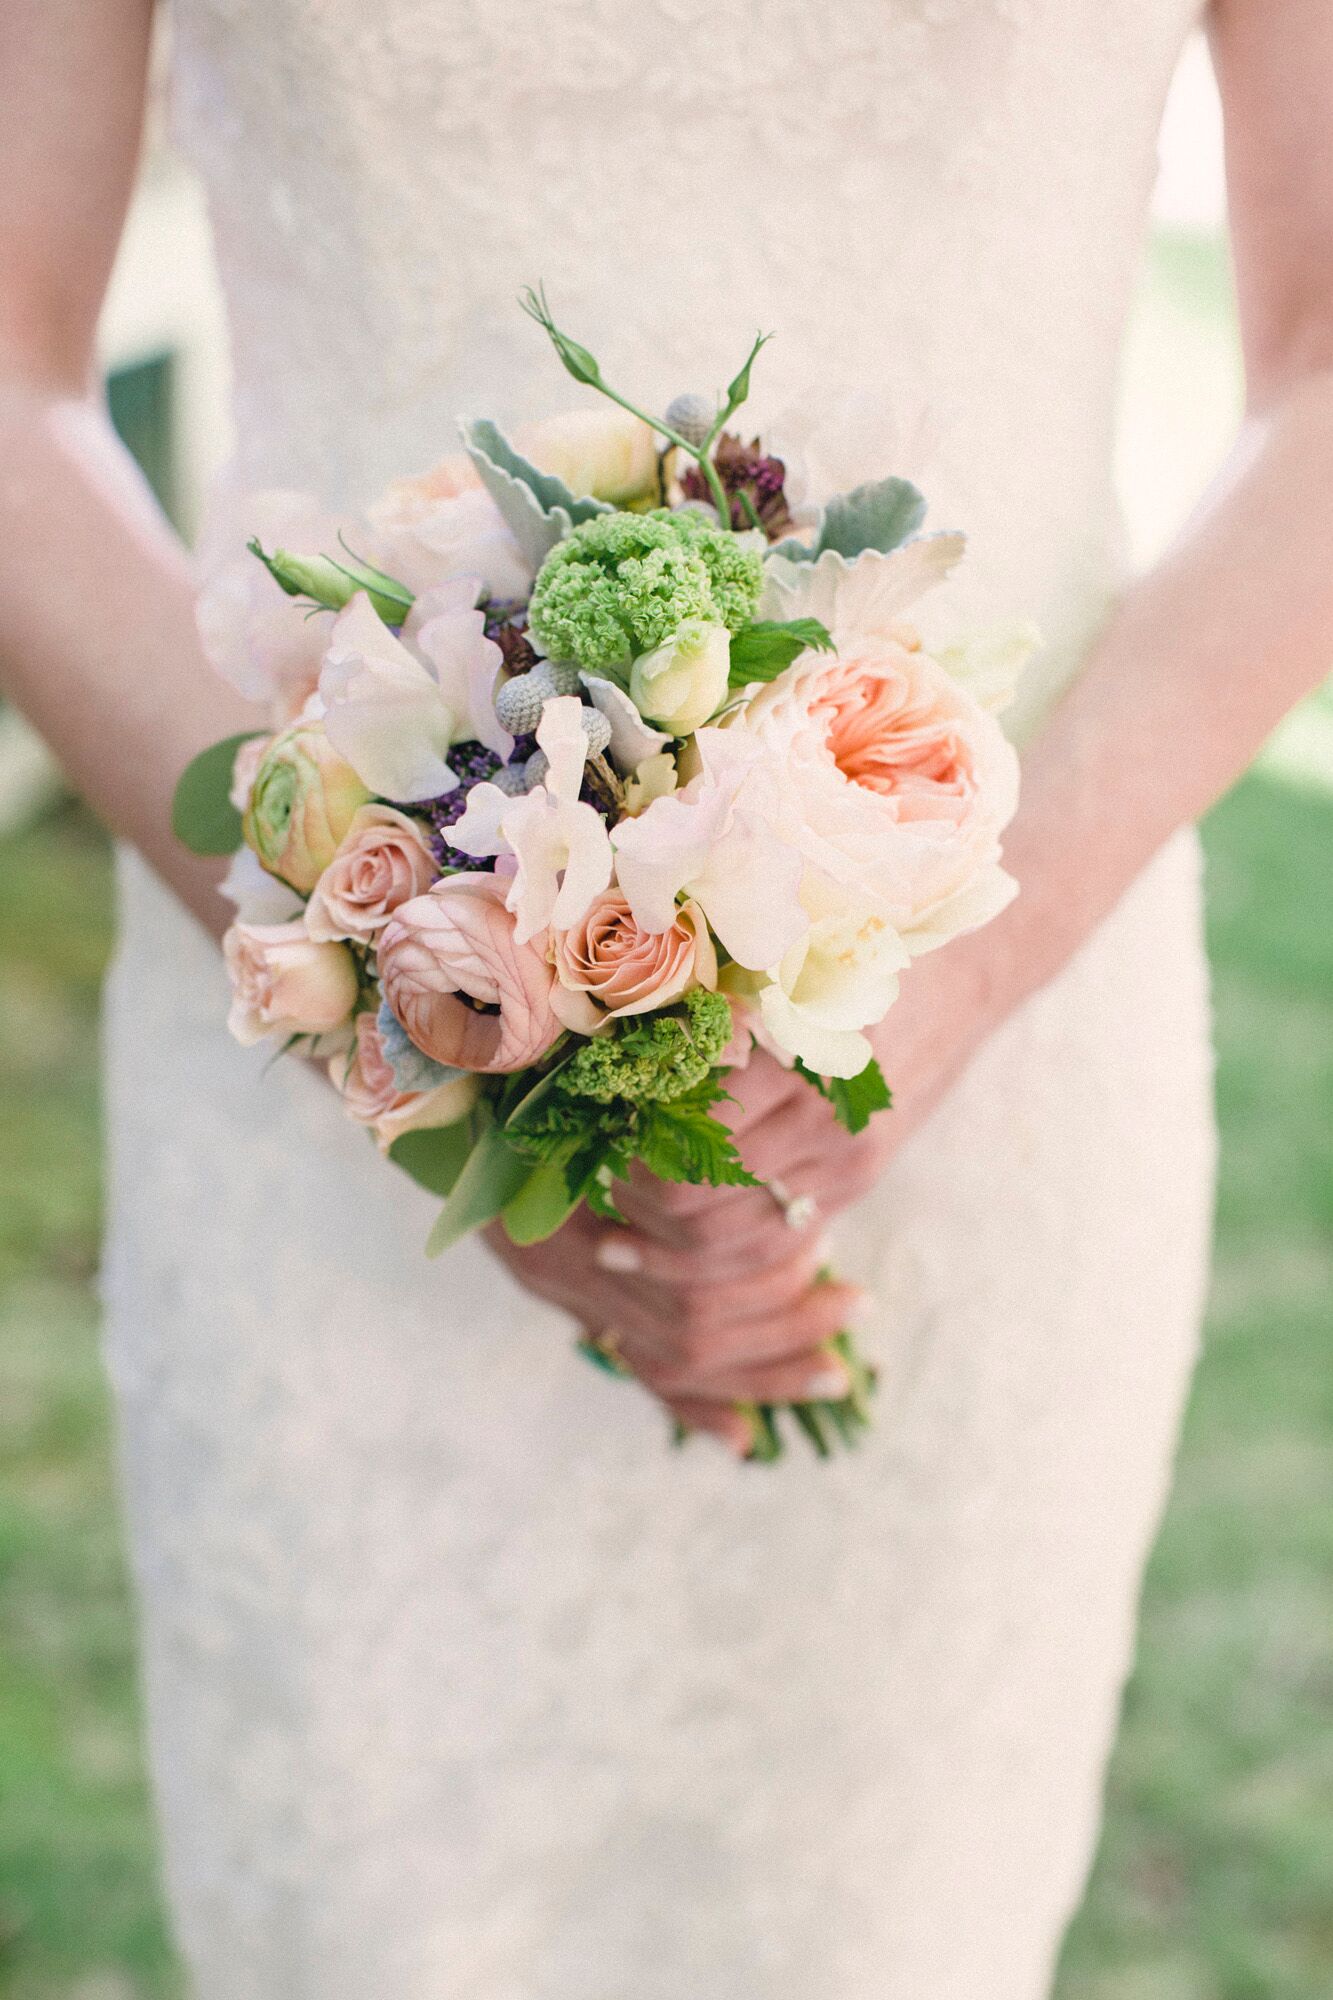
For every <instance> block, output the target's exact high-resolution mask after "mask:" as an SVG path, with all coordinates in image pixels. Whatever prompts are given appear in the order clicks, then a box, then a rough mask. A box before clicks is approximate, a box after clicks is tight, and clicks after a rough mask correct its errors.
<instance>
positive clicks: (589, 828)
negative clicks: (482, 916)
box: [449, 695, 611, 944]
mask: <svg viewBox="0 0 1333 2000" xmlns="http://www.w3.org/2000/svg"><path fill="white" fill-rule="evenodd" d="M582 715H583V704H582V702H581V701H579V700H578V698H577V697H576V696H574V695H557V696H556V697H554V698H553V699H552V700H550V701H548V702H547V704H546V706H545V708H544V709H543V710H542V719H541V721H540V722H539V723H538V725H537V742H538V744H539V746H540V747H541V749H543V750H544V751H545V752H546V757H547V764H548V769H547V773H546V778H545V781H544V782H543V783H542V784H540V785H537V786H534V788H533V790H532V791H530V792H527V793H525V794H524V795H523V796H522V797H521V798H511V797H510V796H509V794H508V793H507V792H502V791H501V790H500V788H499V786H498V785H492V784H481V785H474V786H473V788H472V790H471V791H470V792H469V794H468V801H467V808H466V810H465V812H464V813H463V816H462V818H461V819H460V820H458V821H457V822H456V824H455V825H454V826H452V827H451V828H450V830H449V838H450V840H451V842H452V843H453V845H454V846H455V847H459V848H461V849H462V850H463V852H464V854H475V855H478V856H481V855H491V854H512V856H513V858H514V864H515V865H514V873H513V876H512V877H511V879H510V884H509V889H508V892H507V894H506V896H505V903H506V906H507V907H508V908H509V909H510V910H511V911H512V912H513V914H514V918H515V937H516V938H517V940H518V942H519V943H520V944H526V942H527V941H528V939H529V938H533V937H535V936H536V935H537V933H538V932H539V931H542V930H545V929H546V928H547V926H548V925H554V927H555V928H556V929H557V930H566V929H568V928H569V926H570V925H571V924H576V923H577V922H578V921H579V919H580V918H581V917H583V916H584V915H585V914H586V913H587V910H588V908H589V905H590V904H591V903H592V901H593V898H594V897H595V896H599V895H600V894H601V892H602V890H603V889H605V888H606V887H607V885H608V883H609V882H610V880H611V840H610V836H609V835H608V833H607V830H606V823H605V821H604V820H603V818H602V816H601V814H600V813H599V812H598V811H597V810H596V808H595V807H594V806H590V805H588V804H587V802H586V801H585V800H582V799H580V797H579V790H580V787H581V786H582V784H583V766H584V762H585V760H586V757H587V746H588V739H587V735H586V733H585V731H584V728H583V721H582Z"/></svg>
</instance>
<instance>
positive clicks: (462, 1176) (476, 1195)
mask: <svg viewBox="0 0 1333 2000" xmlns="http://www.w3.org/2000/svg"><path fill="white" fill-rule="evenodd" d="M531 1172H532V1163H531V1161H529V1160H525V1159H524V1158H523V1156H522V1154H521V1153H517V1152H515V1150H514V1148H513V1147H512V1146H511V1145H510V1143H509V1141H508V1139H506V1137H505V1135H504V1133H503V1131H502V1130H501V1128H500V1127H499V1126H498V1125H496V1124H495V1123H494V1122H493V1121H491V1120H489V1119H488V1120H487V1122H486V1124H485V1125H483V1127H482V1130H481V1133H480V1136H479V1137H478V1139H477V1141H476V1144H475V1145H474V1146H473V1148H472V1150H471V1152H470V1153H469V1154H468V1156H467V1159H466V1160H465V1161H464V1162H463V1165H462V1168H461V1169H460V1171H459V1175H458V1179H457V1180H456V1181H455V1182H454V1184H453V1187H452V1188H451V1189H450V1192H449V1198H448V1200H447V1201H446V1202H445V1204H444V1207H443V1208H442V1209H441V1210H440V1213H439V1215H438V1216H437V1217H436V1219H435V1227H434V1228H433V1229H432V1230H431V1233H430V1236H429V1237H428V1239H427V1242H426V1255H427V1256H428V1257H438V1256H439V1255H440V1253H441V1251H444V1250H448V1249H451V1248H452V1247H453V1245H454V1244H455V1243H458V1242H460V1241H461V1240H462V1238H463V1237H464V1236H468V1235H470V1234H471V1232H472V1231H473V1230H474V1229H483V1228H484V1227H485V1226H486V1224H487V1223H488V1222H494V1220H495V1218H496V1216H497V1215H498V1214H499V1213H500V1211H501V1209H502V1208H503V1207H504V1206H505V1204H506V1202H510V1201H512V1200H513V1198H514V1196H515V1195H516V1194H517V1193H518V1191H519V1189H520V1188H521V1187H522V1185H523V1183H524V1181H525V1180H526V1179H527V1178H528V1176H529V1174H530V1173H531Z"/></svg>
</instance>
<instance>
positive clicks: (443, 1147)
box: [389, 1118, 472, 1195]
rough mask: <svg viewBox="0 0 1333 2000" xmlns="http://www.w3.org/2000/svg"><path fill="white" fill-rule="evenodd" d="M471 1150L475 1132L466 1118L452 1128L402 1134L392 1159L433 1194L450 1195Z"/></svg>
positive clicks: (392, 1151)
mask: <svg viewBox="0 0 1333 2000" xmlns="http://www.w3.org/2000/svg"><path fill="white" fill-rule="evenodd" d="M471 1151H472V1129H471V1126H470V1124H469V1121H468V1120H467V1119H466V1118H460V1119H458V1120H457V1121H456V1122H455V1123H454V1124H452V1125H433V1126H430V1127H428V1128H426V1129H424V1130H421V1131H414V1132H400V1133H399V1135H398V1137H397V1138H396V1139H395V1140H394V1142H393V1144H392V1145H391V1146H390V1148H389V1158H390V1159H391V1160H392V1161H393V1162H394V1164H395V1166H399V1167H401V1168H402V1169H403V1172H404V1173H407V1174H410V1175H411V1176H412V1179H413V1180H414V1181H416V1182H418V1183H419V1184H420V1186H422V1187H424V1188H429V1189H430V1192H431V1193H432V1194H438V1195H446V1194H451V1193H452V1192H453V1187H454V1183H455V1182H456V1181H457V1179H458V1176H459V1175H460V1174H461V1173H462V1171H463V1166H464V1163H465V1161H466V1160H467V1156H468V1154H469V1153H470V1152H471Z"/></svg>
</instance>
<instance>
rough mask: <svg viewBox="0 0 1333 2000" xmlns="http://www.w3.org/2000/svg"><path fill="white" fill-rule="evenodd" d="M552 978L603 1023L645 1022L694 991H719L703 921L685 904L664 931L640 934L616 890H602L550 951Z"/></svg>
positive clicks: (700, 913)
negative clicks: (631, 1017)
mask: <svg viewBox="0 0 1333 2000" xmlns="http://www.w3.org/2000/svg"><path fill="white" fill-rule="evenodd" d="M552 957H553V958H554V961H555V971H556V977H557V979H558V980H559V981H560V983H561V985H562V986H564V987H567V988H568V989H569V990H570V991H571V992H575V993H586V994H588V995H589V996H590V997H591V998H592V999H593V1000H595V1001H596V1002H597V1004H598V1006H599V1007H601V1008H602V1009H603V1010H604V1012H605V1013H606V1014H608V1015H613V1014H646V1013H647V1012H649V1010H650V1009H652V1008H655V1007H666V1006H669V1005H670V1003H671V1002H672V1001H673V1000H679V998H680V996H681V994H682V993H685V992H687V991H688V990H689V988H691V987H693V986H707V987H709V988H712V987H715V986H716V985H717V952H716V950H715V949H714V946H713V940H712V938H711V937H710V936H709V932H708V925H707V923H706V921H705V919H704V913H703V911H702V910H701V909H700V908H699V905H698V904H697V903H692V902H686V903H683V904H681V906H680V907H679V908H678V910H677V911H676V915H675V919H674V921H673V922H672V923H671V925H670V926H669V927H668V929H666V930H664V931H646V930H643V929H642V928H641V927H640V926H639V925H638V924H637V923H636V922H635V921H634V916H633V912H632V911H631V909H630V906H629V903H628V902H627V901H626V899H625V897H624V896H623V895H622V894H621V892H620V890H619V889H607V890H606V891H605V892H604V893H603V894H602V895H600V896H599V897H598V898H597V899H596V901H595V902H594V903H593V905H592V907H591V908H590V909H589V910H588V911H587V913H586V915H585V916H583V917H582V918H581V919H580V921H579V922H578V923H577V924H574V925H572V926H571V928H570V929H569V930H567V931H561V932H559V933H558V934H557V936H556V937H555V940H554V943H553V945H552Z"/></svg>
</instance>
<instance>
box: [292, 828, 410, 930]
mask: <svg viewBox="0 0 1333 2000" xmlns="http://www.w3.org/2000/svg"><path fill="white" fill-rule="evenodd" d="M438 873H439V870H438V869H437V867H436V865H435V857H434V856H433V855H432V853H431V851H430V848H429V846H428V845H427V842H426V836H425V833H424V831H423V830H422V827H421V825H420V823H419V821H417V820H414V819H410V818H409V817H408V815H407V814H406V813H401V812H399V811H397V809H396V808H395V807H393V806H380V805H369V806H362V807H361V809H360V810H359V812H357V813H356V815H355V816H354V818H353V820H352V824H351V825H350V826H349V827H348V829H347V832H346V834H345V835H344V836H343V842H342V845H341V847H340V848H339V849H338V852H337V853H336V854H335V855H334V857H333V859H332V861H331V862H330V863H329V865H328V867H327V868H326V869H325V870H324V873H323V874H322V875H321V876H320V878H319V880H318V882H316V884H315V886H314V889H313V890H312V891H311V895H310V901H309V902H308V903H307V905H306V913H305V927H306V929H307V931H308V932H309V933H310V935H311V937H312V938H315V939H317V940H319V941H320V942H321V943H326V944H327V943H331V942H332V941H333V940H334V939H337V938H349V939H351V940H352V941H353V942H354V943H356V944H369V943H370V942H371V941H372V939H373V938H374V936H375V934H376V932H377V931H381V930H383V928H384V926H385V924H387V923H388V921H389V918H390V917H391V916H392V915H393V913H394V911H395V910H396V909H397V908H398V907H399V905H400V904H401V903H406V902H409V901H410V900H411V898H412V897H413V896H421V895H424V894H425V892H426V890H427V889H429V887H430V885H431V883H432V882H433V881H434V880H435V878H436V875H437V874H438Z"/></svg>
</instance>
